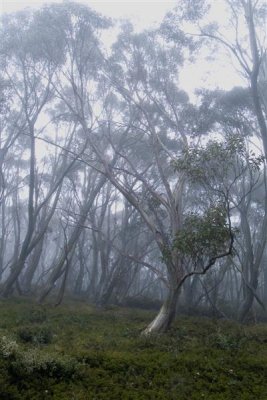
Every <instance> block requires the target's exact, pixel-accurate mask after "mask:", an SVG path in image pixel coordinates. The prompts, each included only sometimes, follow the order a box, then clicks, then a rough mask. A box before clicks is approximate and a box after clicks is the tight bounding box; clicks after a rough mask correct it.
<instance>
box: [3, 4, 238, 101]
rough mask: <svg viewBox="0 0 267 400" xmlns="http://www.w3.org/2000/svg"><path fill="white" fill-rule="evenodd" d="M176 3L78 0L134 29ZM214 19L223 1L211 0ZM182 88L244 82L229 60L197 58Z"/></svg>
mask: <svg viewBox="0 0 267 400" xmlns="http://www.w3.org/2000/svg"><path fill="white" fill-rule="evenodd" d="M62 1H63V0H58V1H53V0H0V11H1V12H2V13H9V12H14V11H18V10H21V9H23V8H26V7H34V8H38V7H40V6H42V5H43V4H45V3H52V2H58V3H60V2H62ZM178 1H179V0H167V1H162V0H146V1H142V0H136V1H131V0H118V1H114V0H106V1H103V0H98V1H95V0H80V1H79V2H80V3H83V4H86V5H88V6H90V7H91V8H93V9H94V10H96V11H97V12H99V13H101V14H103V15H105V16H109V17H112V18H127V19H130V20H131V21H132V23H133V24H134V25H135V27H136V29H137V30H142V29H144V28H147V27H150V26H153V25H154V24H159V23H160V22H161V20H162V19H163V17H164V15H165V14H166V12H168V11H170V10H171V9H172V8H173V7H174V6H175V5H176V4H178ZM213 1H214V3H212V5H213V16H214V17H215V18H216V19H217V20H218V21H220V20H222V18H223V17H224V13H223V8H222V1H221V0H216V1H215V0H213ZM180 83H181V86H182V87H183V88H184V89H185V90H186V91H187V92H188V93H189V94H192V93H193V92H194V89H195V88H200V87H205V88H210V89H211V88H216V87H219V88H224V89H226V90H228V89H231V88H232V87H233V86H237V85H242V84H243V83H244V82H243V81H242V79H241V78H240V76H238V74H236V73H235V72H234V70H233V68H232V67H231V64H230V63H229V58H227V59H226V58H225V59H224V57H223V56H222V57H221V59H220V61H219V63H218V60H214V61H211V60H206V59H205V56H202V57H200V59H199V60H198V62H197V63H196V64H194V65H191V66H187V67H186V69H184V70H183V71H182V72H181V73H180Z"/></svg>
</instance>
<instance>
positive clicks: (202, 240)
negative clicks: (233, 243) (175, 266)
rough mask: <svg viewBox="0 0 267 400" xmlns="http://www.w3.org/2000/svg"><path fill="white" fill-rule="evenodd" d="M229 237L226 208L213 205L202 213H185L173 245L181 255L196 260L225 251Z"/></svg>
mask: <svg viewBox="0 0 267 400" xmlns="http://www.w3.org/2000/svg"><path fill="white" fill-rule="evenodd" d="M229 239H230V229H229V226H228V224H227V222H226V210H225V208H224V207H223V206H215V207H212V208H209V209H208V210H207V211H206V212H205V213H204V215H198V214H194V213H190V214H189V215H187V216H186V218H185V219H184V223H183V228H182V229H180V230H179V231H178V232H177V234H176V238H175V241H174V246H175V247H176V248H177V249H178V251H179V252H180V253H181V254H182V255H184V256H188V257H190V258H191V259H192V260H193V262H198V261H200V260H203V258H205V257H209V258H211V257H216V256H217V255H219V254H220V253H222V252H224V251H226V250H227V245H228V243H229Z"/></svg>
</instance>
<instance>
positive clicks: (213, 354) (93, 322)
mask: <svg viewBox="0 0 267 400" xmlns="http://www.w3.org/2000/svg"><path fill="white" fill-rule="evenodd" d="M151 316H152V315H151V311H145V310H136V309H129V308H128V309H127V308H117V307H110V308H109V309H105V310H98V309H95V308H93V307H91V306H89V305H85V304H82V303H80V302H75V301H72V302H66V303H65V304H64V305H62V306H60V307H57V308H55V307H52V306H45V307H41V306H37V305H34V304H33V303H31V302H30V301H25V300H23V301H22V300H12V301H10V300H9V301H1V302H0V321H1V325H0V399H1V400H17V399H18V400H26V399H27V400H32V399H34V400H43V399H45V400H46V399H55V400H65V399H66V400H87V399H88V400H104V399H105V400H112V399H114V400H120V399H123V400H124V399H125V400H127V399H129V400H130V399H131V400H146V399H151V400H157V399H162V400H168V399H170V400H172V399H173V400H174V399H175V400H183V399H184V400H199V399H205V400H206V399H209V400H220V399H223V400H233V399H239V400H253V399H257V400H261V399H262V400H266V399H267V379H266V378H267V325H263V324H262V325H254V326H252V325H251V326H241V325H239V324H237V323H235V322H230V321H222V320H221V321H218V320H212V319H208V318H193V317H190V318H189V317H179V318H178V319H177V322H176V323H175V325H174V327H173V328H172V329H171V330H170V332H169V333H167V334H165V335H154V336H151V337H143V336H141V335H140V332H141V330H142V329H143V328H144V327H145V326H146V324H147V323H148V322H149V321H150V320H151Z"/></svg>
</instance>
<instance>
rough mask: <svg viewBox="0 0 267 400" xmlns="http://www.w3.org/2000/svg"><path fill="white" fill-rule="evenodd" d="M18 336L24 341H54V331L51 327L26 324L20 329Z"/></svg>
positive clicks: (45, 342)
mask: <svg viewBox="0 0 267 400" xmlns="http://www.w3.org/2000/svg"><path fill="white" fill-rule="evenodd" d="M17 334H18V338H19V339H20V340H21V341H22V342H24V343H34V344H49V343H51V342H52V339H53V333H52V331H51V329H49V327H46V326H40V327H39V326H38V327H31V326H26V327H22V328H19V329H18V332H17Z"/></svg>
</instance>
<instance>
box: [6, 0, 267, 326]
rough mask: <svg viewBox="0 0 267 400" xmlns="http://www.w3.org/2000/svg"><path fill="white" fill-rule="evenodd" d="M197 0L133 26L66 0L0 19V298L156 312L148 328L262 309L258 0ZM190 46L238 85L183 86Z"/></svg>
mask: <svg viewBox="0 0 267 400" xmlns="http://www.w3.org/2000/svg"><path fill="white" fill-rule="evenodd" d="M207 3H208V4H205V2H204V1H200V0H198V1H194V2H191V1H180V2H179V6H177V7H176V8H175V9H173V10H172V11H171V12H169V13H168V14H167V15H166V16H165V18H164V19H163V20H162V23H161V24H160V26H159V27H158V28H153V29H147V30H144V31H142V32H136V31H135V28H134V26H133V25H131V23H130V22H127V21H123V22H122V21H120V22H118V21H113V20H111V19H108V18H107V17H104V16H102V15H100V14H98V13H96V12H95V11H93V10H92V9H90V8H89V7H87V6H85V5H82V4H79V3H78V2H77V3H76V2H75V3H72V2H64V3H61V4H48V5H46V6H43V7H42V8H40V9H37V10H33V11H32V10H30V9H27V10H25V11H19V12H17V13H13V14H6V15H4V16H3V17H2V24H1V40H0V60H1V75H0V93H1V96H0V124H1V133H0V219H1V225H0V279H1V281H0V282H1V285H0V294H1V295H2V296H3V297H10V296H14V295H20V296H25V297H26V296H30V297H34V298H35V299H36V302H45V301H47V299H48V298H50V299H52V300H53V303H54V304H60V303H61V302H62V299H63V297H64V296H66V297H70V298H79V299H82V300H83V301H84V302H88V303H92V304H96V305H98V306H102V307H105V306H108V305H113V304H116V305H123V306H127V307H142V308H148V309H156V310H157V309H158V310H159V313H158V315H157V316H156V318H155V319H154V320H153V321H152V322H151V324H150V325H149V326H148V327H147V328H146V331H145V333H150V332H153V331H156V332H163V331H165V330H166V329H167V328H168V327H169V326H170V324H171V323H172V322H173V319H174V317H175V314H176V312H177V311H178V312H181V313H188V314H204V315H212V316H216V317H223V318H233V319H238V320H240V321H246V320H248V319H251V318H253V319H264V318H265V307H266V306H267V252H266V239H267V177H266V155H267V126H266V116H267V57H266V48H265V47H264V46H266V12H267V10H266V4H264V3H265V2H264V1H250V0H249V1H241V0H240V1H239V0H236V1H225V8H226V10H227V13H228V14H226V15H228V17H229V18H228V20H225V21H222V20H218V21H210V19H208V18H207V16H208V15H209V9H208V8H209V5H210V4H209V3H212V2H207ZM114 32H118V34H117V37H116V39H115V41H114V43H112V44H111V43H107V40H106V38H107V36H108V35H109V34H110V35H113V36H114ZM200 54H202V55H203V54H206V57H213V60H215V63H214V62H213V63H212V65H216V60H217V59H218V61H217V62H218V70H219V69H220V59H221V57H223V55H224V54H225V57H226V54H228V56H229V55H230V58H229V60H230V59H231V61H229V63H230V62H231V63H232V65H233V66H234V68H235V69H236V74H237V76H239V77H242V79H243V81H244V86H242V87H240V86H234V87H233V88H232V89H231V90H229V91H227V90H222V89H214V90H211V89H207V88H205V87H203V85H200V86H199V88H197V89H196V91H195V94H194V96H192V95H191V94H187V93H186V92H185V91H184V90H183V89H182V88H181V86H180V81H179V74H181V72H182V73H183V75H186V65H187V64H190V63H191V64H194V65H196V66H197V65H198V63H200V61H199V57H200ZM230 71H232V66H231V65H229V71H228V70H227V68H226V69H225V72H224V73H225V75H227V74H228V73H229V74H230ZM213 73H214V71H213ZM187 79H188V80H190V76H188V77H187ZM218 81H220V76H218Z"/></svg>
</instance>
